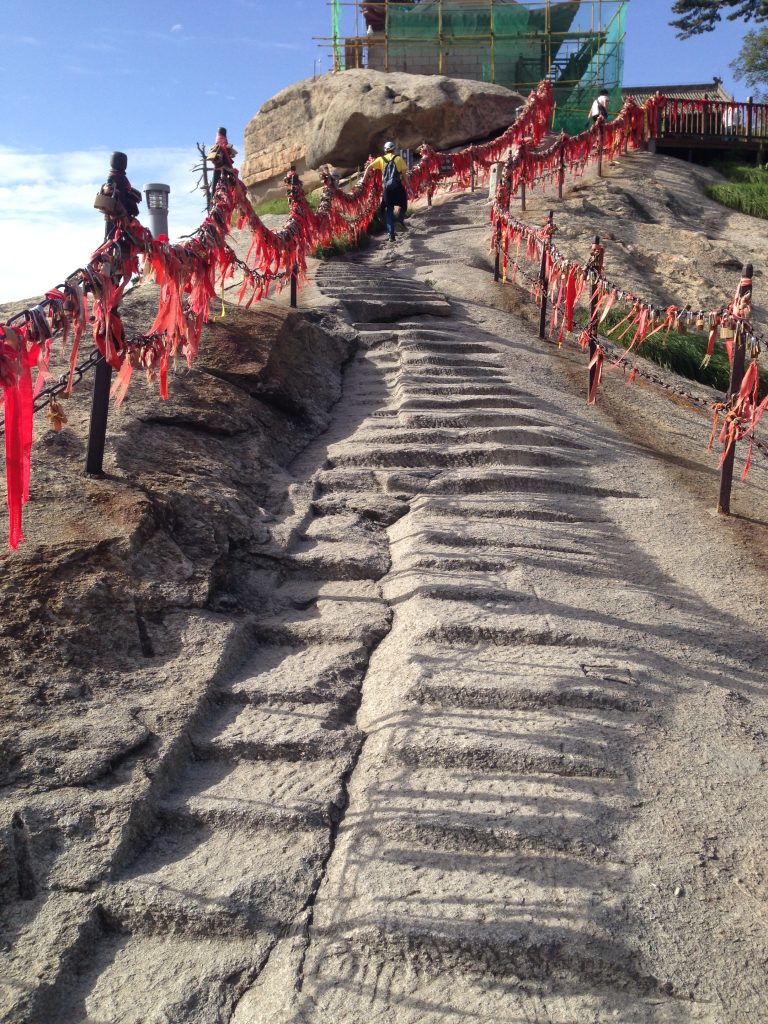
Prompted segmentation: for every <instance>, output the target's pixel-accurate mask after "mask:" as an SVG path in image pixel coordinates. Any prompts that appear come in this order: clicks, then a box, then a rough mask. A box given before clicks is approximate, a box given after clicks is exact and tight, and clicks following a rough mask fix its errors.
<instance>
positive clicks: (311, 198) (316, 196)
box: [254, 189, 322, 217]
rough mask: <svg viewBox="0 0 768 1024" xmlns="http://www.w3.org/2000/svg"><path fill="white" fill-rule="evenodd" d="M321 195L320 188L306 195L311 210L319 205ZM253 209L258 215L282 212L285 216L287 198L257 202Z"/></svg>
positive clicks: (286, 212)
mask: <svg viewBox="0 0 768 1024" xmlns="http://www.w3.org/2000/svg"><path fill="white" fill-rule="evenodd" d="M321 197H322V191H321V190H320V189H315V191H314V192H310V193H309V195H308V196H307V202H308V203H309V205H310V206H311V207H312V209H313V210H316V209H317V208H318V206H319V205H320V199H321ZM254 210H255V211H256V213H258V215H259V216H260V217H263V216H264V215H265V214H271V213H273V214H275V215H277V214H283V213H284V214H285V216H286V217H287V216H288V210H289V207H288V198H287V197H285V198H283V199H270V200H268V202H266V203H258V204H257V205H256V206H254Z"/></svg>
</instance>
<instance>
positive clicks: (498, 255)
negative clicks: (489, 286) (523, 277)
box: [493, 221, 501, 281]
mask: <svg viewBox="0 0 768 1024" xmlns="http://www.w3.org/2000/svg"><path fill="white" fill-rule="evenodd" d="M500 264H501V221H497V222H496V259H495V260H494V264H493V280H494V281H498V280H499V277H500V276H501V275H500V274H499V266H500Z"/></svg>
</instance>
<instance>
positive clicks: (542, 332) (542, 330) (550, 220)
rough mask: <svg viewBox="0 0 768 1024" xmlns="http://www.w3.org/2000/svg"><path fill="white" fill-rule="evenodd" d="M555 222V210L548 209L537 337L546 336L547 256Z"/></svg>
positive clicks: (540, 277)
mask: <svg viewBox="0 0 768 1024" xmlns="http://www.w3.org/2000/svg"><path fill="white" fill-rule="evenodd" d="M554 223H555V211H554V210H550V211H549V216H548V217H547V225H546V228H545V233H544V245H543V246H542V249H541V265H540V266H539V287H540V289H541V311H540V314H539V337H540V338H546V336H547V293H548V291H549V279H548V277H547V256H548V255H549V246H550V241H551V239H552V229H553V227H554Z"/></svg>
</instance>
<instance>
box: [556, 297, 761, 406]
mask: <svg viewBox="0 0 768 1024" xmlns="http://www.w3.org/2000/svg"><path fill="white" fill-rule="evenodd" d="M626 315H627V312H626V310H624V311H621V310H617V311H614V310H611V312H610V313H609V314H608V316H607V317H606V318H605V321H604V322H603V323H602V324H601V325H600V333H601V334H603V335H605V337H607V338H608V340H609V341H610V342H612V344H613V345H615V346H616V348H617V349H620V350H621V351H622V352H623V351H624V349H625V348H627V346H628V345H629V344H630V342H631V340H632V337H633V335H634V330H635V329H634V328H632V330H631V331H630V332H629V333H628V334H627V335H625V337H624V338H623V339H622V340H621V341H617V340H616V336H615V335H614V336H608V335H607V334H606V331H609V330H610V329H611V327H614V326H615V325H616V324H618V323H620V321H622V320H623V319H624V317H625V316H626ZM576 318H577V320H578V321H579V323H580V324H582V325H584V326H586V324H587V321H588V319H589V314H588V313H587V312H586V310H579V311H578V313H577V317H576ZM625 326H626V325H625ZM623 330H624V328H623V327H622V328H621V330H620V331H619V332H618V333H619V334H621V333H622V331H623ZM706 351H707V335H705V334H678V333H677V332H675V331H670V332H669V334H668V335H667V337H666V339H665V337H664V332H663V331H660V332H659V333H658V334H656V335H655V336H654V337H653V338H648V339H647V340H646V341H644V342H643V344H642V345H641V346H640V348H634V349H632V352H630V354H629V358H630V359H631V358H632V356H633V355H634V353H635V352H639V353H640V355H642V356H644V357H645V358H646V359H650V360H651V361H652V362H654V363H656V364H657V366H662V367H664V369H665V370H671V371H672V372H673V373H677V374H679V375H680V376H681V377H685V378H686V379H687V380H695V381H698V382H699V383H700V384H706V385H707V386H708V387H711V388H716V389H717V390H718V391H727V390H728V384H729V382H730V377H731V368H730V365H729V363H728V356H727V354H726V351H725V347H724V345H723V343H722V342H720V341H719V340H718V342H717V344H716V345H715V351H714V353H713V355H712V359H711V360H710V362H709V365H708V366H702V365H701V362H702V360H703V359H704V355H705V353H706ZM766 394H768V370H761V371H760V397H761V398H762V397H764V396H765V395H766Z"/></svg>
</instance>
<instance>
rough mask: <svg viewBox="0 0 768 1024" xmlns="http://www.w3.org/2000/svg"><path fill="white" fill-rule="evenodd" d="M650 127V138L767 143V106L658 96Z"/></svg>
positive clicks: (763, 104) (745, 102)
mask: <svg viewBox="0 0 768 1024" xmlns="http://www.w3.org/2000/svg"><path fill="white" fill-rule="evenodd" d="M655 99H656V100H657V103H656V105H655V109H654V111H653V114H652V115H651V123H650V125H649V130H650V132H649V133H650V136H651V138H654V139H657V140H662V139H665V138H669V139H672V138H675V139H682V138H688V139H693V138H695V139H700V140H702V141H704V140H721V141H723V142H736V141H738V140H743V141H745V142H760V141H761V140H768V104H765V103H753V102H752V100H751V99H748V100H746V101H744V102H739V103H727V102H722V101H719V100H676V99H671V98H670V97H656V98H655Z"/></svg>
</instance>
